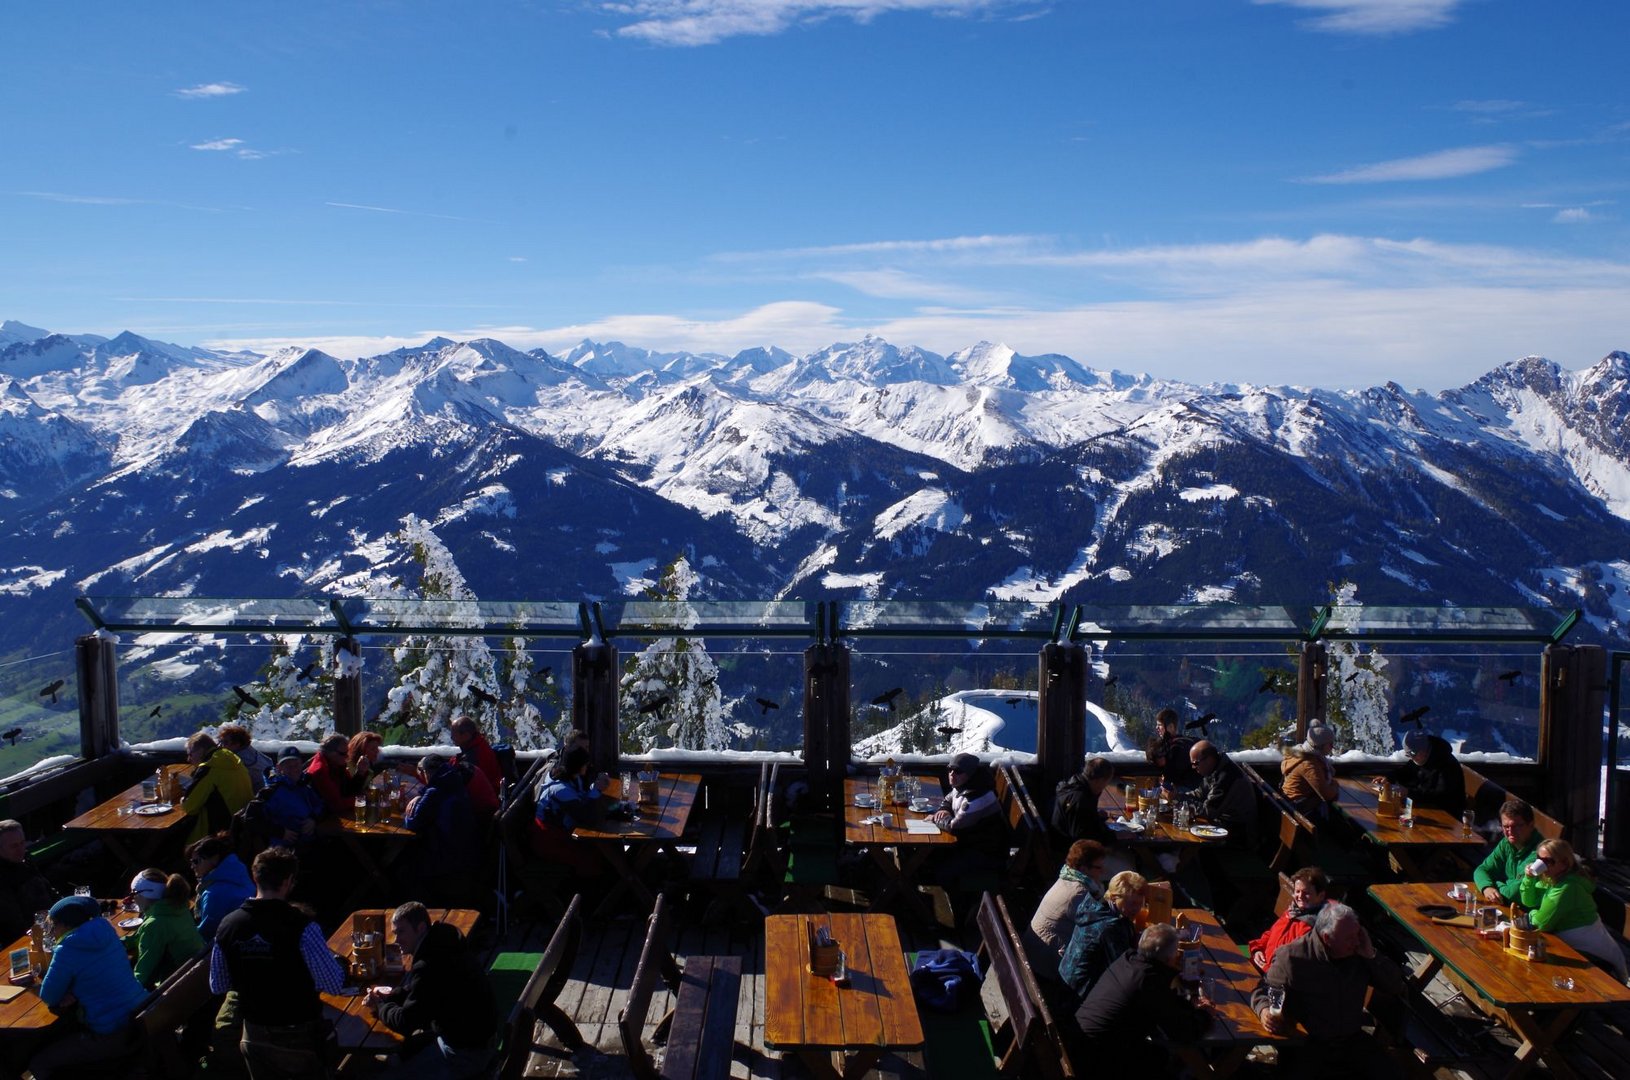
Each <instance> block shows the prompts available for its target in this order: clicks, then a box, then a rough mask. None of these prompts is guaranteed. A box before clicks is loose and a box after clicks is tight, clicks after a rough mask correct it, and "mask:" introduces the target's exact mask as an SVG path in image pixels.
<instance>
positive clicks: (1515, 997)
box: [1370, 882, 1630, 1009]
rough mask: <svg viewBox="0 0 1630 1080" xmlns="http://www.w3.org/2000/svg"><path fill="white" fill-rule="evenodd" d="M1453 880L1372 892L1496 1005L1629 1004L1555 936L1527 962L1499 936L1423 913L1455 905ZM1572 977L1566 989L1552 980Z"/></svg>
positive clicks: (1624, 993)
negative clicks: (1541, 955) (1539, 958)
mask: <svg viewBox="0 0 1630 1080" xmlns="http://www.w3.org/2000/svg"><path fill="white" fill-rule="evenodd" d="M1452 887H1453V883H1452V882H1431V883H1421V882H1405V883H1402V884H1397V885H1372V886H1370V895H1371V896H1373V897H1374V898H1375V900H1376V902H1377V903H1379V904H1380V905H1381V906H1382V907H1383V908H1384V909H1385V910H1386V912H1387V914H1389V915H1391V916H1392V917H1393V918H1394V919H1397V920H1398V921H1399V922H1400V923H1402V924H1403V925H1404V926H1405V928H1407V929H1408V930H1409V932H1410V933H1411V934H1414V935H1415V938H1416V939H1417V940H1418V941H1420V943H1421V944H1422V945H1424V946H1425V947H1426V948H1427V949H1428V950H1430V951H1431V952H1432V954H1433V955H1434V956H1436V957H1437V958H1438V959H1440V960H1442V961H1443V962H1444V963H1445V964H1446V965H1448V966H1449V967H1451V968H1453V969H1454V970H1455V971H1456V972H1457V973H1458V974H1459V975H1460V976H1461V977H1462V978H1463V979H1464V980H1465V981H1466V982H1468V983H1470V984H1471V985H1472V986H1473V987H1475V988H1476V989H1477V992H1478V993H1479V994H1480V995H1482V996H1483V997H1484V998H1486V999H1487V1000H1488V1001H1489V1002H1490V1004H1492V1005H1494V1006H1496V1007H1498V1008H1520V1009H1587V1008H1600V1007H1603V1006H1608V1005H1617V1004H1624V1003H1626V1002H1630V987H1626V986H1625V985H1624V984H1622V983H1620V982H1619V981H1618V980H1617V979H1615V978H1613V976H1611V975H1609V974H1608V973H1607V972H1605V971H1603V970H1601V969H1600V968H1598V967H1597V966H1596V965H1595V964H1592V963H1591V962H1590V961H1589V960H1586V959H1585V958H1584V957H1583V956H1580V955H1579V953H1578V952H1576V951H1575V950H1574V949H1572V948H1571V947H1569V946H1568V944H1567V943H1566V942H1564V941H1563V940H1562V939H1561V938H1559V937H1557V936H1556V935H1555V934H1546V935H1545V947H1546V951H1547V953H1548V954H1549V955H1548V956H1547V958H1546V959H1545V960H1544V961H1543V962H1530V961H1528V960H1526V959H1523V958H1521V957H1517V956H1514V955H1512V954H1511V953H1509V952H1507V951H1506V950H1505V947H1504V945H1503V944H1502V943H1501V941H1500V939H1499V938H1482V937H1478V936H1477V931H1475V930H1473V929H1471V928H1470V927H1463V926H1444V925H1443V924H1441V923H1435V922H1433V921H1432V919H1431V918H1430V917H1429V916H1426V915H1423V914H1421V912H1420V908H1421V906H1422V905H1423V904H1439V905H1449V906H1455V904H1456V902H1455V901H1453V900H1451V899H1449V898H1448V893H1449V889H1450V888H1452ZM1556 976H1568V977H1570V978H1572V979H1573V982H1574V988H1573V989H1572V990H1564V989H1561V988H1560V987H1558V986H1556V985H1555V984H1554V983H1553V982H1552V981H1551V980H1552V979H1553V978H1554V977H1556Z"/></svg>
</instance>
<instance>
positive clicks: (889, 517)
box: [872, 488, 967, 540]
mask: <svg viewBox="0 0 1630 1080" xmlns="http://www.w3.org/2000/svg"><path fill="white" fill-rule="evenodd" d="M966 520H967V514H965V513H963V510H962V505H961V504H960V503H958V502H956V501H955V500H953V499H952V498H951V497H950V495H948V494H946V493H945V492H944V491H942V490H940V489H939V488H924V489H922V490H921V491H918V492H915V493H913V494H911V495H908V496H906V497H905V498H904V499H901V500H900V501H899V502H897V503H895V504H894V505H893V506H891V507H889V508H888V509H887V510H884V511H883V512H882V513H881V514H878V515H877V517H876V519H875V520H874V521H873V522H872V527H873V529H874V530H875V531H876V533H877V536H878V538H879V539H881V540H893V539H894V538H895V537H896V536H898V535H900V533H901V532H903V531H904V530H906V529H908V528H910V527H912V526H913V525H920V526H922V527H923V528H926V529H933V530H934V531H936V532H953V531H955V530H956V528H957V527H958V526H959V525H961V524H962V523H963V522H964V521H966Z"/></svg>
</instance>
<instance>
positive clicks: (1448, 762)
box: [1392, 728, 1466, 816]
mask: <svg viewBox="0 0 1630 1080" xmlns="http://www.w3.org/2000/svg"><path fill="white" fill-rule="evenodd" d="M1404 752H1405V753H1406V754H1408V755H1409V760H1408V761H1406V762H1404V765H1403V767H1402V768H1400V769H1399V770H1398V771H1397V772H1396V773H1395V774H1394V775H1393V777H1392V782H1393V783H1395V784H1398V785H1401V786H1402V787H1403V788H1405V789H1406V790H1407V791H1408V792H1409V797H1410V798H1411V799H1413V800H1414V802H1415V805H1416V806H1431V807H1436V808H1437V809H1439V810H1446V811H1448V812H1449V813H1451V814H1454V815H1456V816H1458V815H1459V814H1460V812H1461V811H1462V810H1464V809H1466V774H1465V773H1464V772H1463V771H1461V768H1460V762H1458V761H1456V760H1455V752H1454V750H1453V748H1451V747H1450V746H1449V744H1448V743H1447V742H1446V741H1444V740H1443V739H1440V738H1438V737H1437V736H1436V735H1429V734H1427V733H1426V732H1424V731H1422V730H1421V729H1419V728H1416V729H1415V730H1414V731H1411V732H1410V733H1409V734H1408V735H1405V736H1404Z"/></svg>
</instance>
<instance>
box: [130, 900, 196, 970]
mask: <svg viewBox="0 0 1630 1080" xmlns="http://www.w3.org/2000/svg"><path fill="white" fill-rule="evenodd" d="M125 945H126V947H128V948H130V949H131V950H132V951H133V952H135V954H136V981H137V982H139V983H141V984H142V987H143V988H144V989H148V990H150V989H152V988H153V987H155V986H157V985H158V984H159V983H161V982H163V981H164V979H165V978H166V977H168V976H169V975H170V973H171V972H173V971H175V969H176V968H178V967H180V966H181V965H182V964H184V963H186V962H187V961H188V960H191V959H192V958H193V957H195V956H197V955H198V954H199V953H201V952H203V951H204V938H203V936H202V935H200V934H199V933H198V927H197V926H196V925H195V924H194V923H193V921H192V912H191V911H190V910H189V909H188V908H187V906H186V905H185V904H178V903H175V902H174V901H172V900H155V901H153V903H152V906H151V907H149V908H148V909H147V914H146V916H145V917H144V918H143V919H142V921H141V926H140V927H138V928H137V930H136V932H135V933H134V934H132V935H131V936H130V938H129V940H128V941H126V942H125Z"/></svg>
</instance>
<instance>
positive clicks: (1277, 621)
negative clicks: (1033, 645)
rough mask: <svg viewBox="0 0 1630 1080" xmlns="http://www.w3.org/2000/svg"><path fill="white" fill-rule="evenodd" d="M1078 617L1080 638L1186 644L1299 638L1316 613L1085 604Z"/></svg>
mask: <svg viewBox="0 0 1630 1080" xmlns="http://www.w3.org/2000/svg"><path fill="white" fill-rule="evenodd" d="M1079 614H1080V623H1079V625H1078V627H1077V630H1076V635H1075V636H1076V638H1077V639H1082V638H1094V637H1114V636H1129V637H1130V636H1135V637H1139V638H1148V637H1157V638H1166V639H1171V640H1183V639H1184V638H1186V637H1190V636H1193V635H1200V636H1218V635H1223V634H1239V635H1242V636H1244V637H1279V638H1284V639H1287V640H1294V639H1297V638H1301V637H1303V636H1305V635H1306V634H1307V632H1308V630H1309V628H1310V627H1311V626H1312V624H1313V620H1314V616H1315V614H1316V612H1315V611H1314V610H1313V609H1312V608H1305V609H1303V608H1289V607H1283V606H1266V607H1252V606H1247V605H1242V604H1150V605H1141V606H1133V607H1095V606H1091V605H1083V606H1082V607H1081V608H1080V609H1079Z"/></svg>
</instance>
